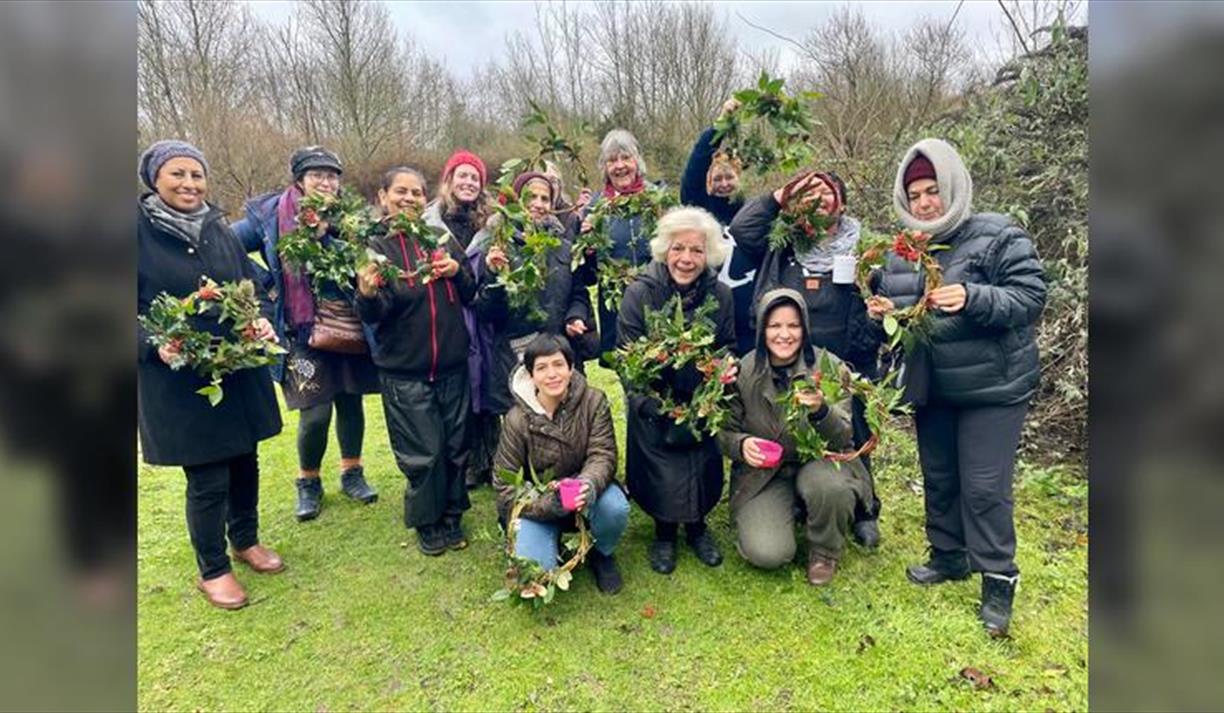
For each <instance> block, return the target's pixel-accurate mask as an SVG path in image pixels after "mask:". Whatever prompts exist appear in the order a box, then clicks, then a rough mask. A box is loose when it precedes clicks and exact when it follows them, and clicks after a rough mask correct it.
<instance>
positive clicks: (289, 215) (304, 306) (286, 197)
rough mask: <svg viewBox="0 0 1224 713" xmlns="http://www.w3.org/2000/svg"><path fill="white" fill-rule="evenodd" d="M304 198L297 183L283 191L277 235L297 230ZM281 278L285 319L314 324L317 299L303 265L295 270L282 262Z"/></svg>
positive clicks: (298, 324)
mask: <svg viewBox="0 0 1224 713" xmlns="http://www.w3.org/2000/svg"><path fill="white" fill-rule="evenodd" d="M301 199H302V191H301V189H299V188H298V187H297V184H294V185H291V186H289V187H288V188H286V189H285V192H284V193H282V194H281V197H280V200H279V201H277V203H276V234H277V237H278V238H280V237H284V236H285V235H287V234H289V233H292V232H293V231H294V230H297V227H298V224H297V212H298V201H300V200H301ZM281 267H282V274H283V277H282V280H283V282H284V294H283V296H284V300H285V321H286V322H288V323H289V326H291V327H309V326H310V325H312V324H314V317H315V302H314V294H312V293H311V291H310V278H308V277H307V276H306V271H305V270H302V269H297V270H293V269H290V268H289V267H288V266H286V265H282V266H281Z"/></svg>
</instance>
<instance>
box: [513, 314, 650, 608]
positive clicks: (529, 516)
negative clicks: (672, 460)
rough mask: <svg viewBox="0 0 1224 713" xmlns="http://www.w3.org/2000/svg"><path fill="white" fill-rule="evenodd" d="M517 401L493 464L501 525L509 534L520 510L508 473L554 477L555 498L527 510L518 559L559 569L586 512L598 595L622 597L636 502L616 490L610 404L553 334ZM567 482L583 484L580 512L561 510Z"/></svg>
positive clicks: (540, 341) (543, 340)
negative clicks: (565, 544) (620, 556)
mask: <svg viewBox="0 0 1224 713" xmlns="http://www.w3.org/2000/svg"><path fill="white" fill-rule="evenodd" d="M511 390H512V391H513V393H514V399H515V401H516V403H515V406H514V408H512V409H511V410H510V412H509V413H508V414H506V418H505V422H504V423H503V424H502V433H501V440H500V441H499V443H498V446H497V455H496V457H495V458H494V461H493V462H494V475H493V486H494V487H495V488H496V489H497V511H498V517H499V519H500V520H501V522H502V524H503V525H504V526H506V527H512V526H514V525H513V524H510V523H509V522H508V520H509V517H510V509H511V507H513V505H514V498H515V491H514V487H513V486H511V485H510V484H509V483H507V482H506V481H505V480H503V479H502V478H501V477H499V474H500V473H501V472H502V471H510V472H512V473H519V472H520V471H521V472H522V473H523V476H524V480H531V481H535V482H536V483H537V484H538V483H540V482H541V479H543V478H544V477H546V474H548V475H551V476H552V480H551V481H550V482H549V487H550V489H549V491H548V492H547V493H546V494H544V495H542V496H540V497H538V498H536V500H535V501H533V502H531V503H529V504H528V505H526V506H525V507H524V508H523V510H522V512H521V514H520V516H519V519H518V521H517V527H518V531H517V533H516V539H515V552H516V554H518V555H519V556H521V557H526V558H528V559H532V560H535V561H536V562H538V563H539V564H540V566H541V567H543V568H544V569H545V570H551V569H553V568H555V567H556V566H557V549H558V540H559V538H560V536H561V533H562V532H565V531H573V530H574V528H575V523H574V518H575V512H578V511H583V510H585V511H586V515H587V518H589V521H590V524H591V534H592V535H593V536H594V539H595V545H594V547H592V548H591V550H590V552H589V553H588V555H587V562H588V563H590V565H591V571H592V572H593V573H594V575H595V584H596V586H598V587H599V591H601V592H604V593H607V594H615V593H617V592H619V591H620V589H621V575H620V571H619V570H618V569H617V567H616V560H615V559H613V556H612V553H613V551H614V550H615V549H616V544H617V543H618V542H619V541H620V538H621V535H622V534H624V532H625V526H626V525H627V524H628V522H629V501H628V500H627V499H626V498H625V494H624V492H622V491H621V488H620V485H619V484H618V483H617V482H616V435H615V433H614V432H613V429H612V410H611V408H610V407H609V406H608V397H607V396H605V395H604V393H603V392H602V391H600V390H599V389H596V388H594V387H592V386H590V385H588V384H587V382H586V378H585V377H584V376H583V375H582V374H581V373H579V372H578V371H576V370H575V369H574V352H573V350H571V349H570V346H569V344H568V343H566V341H565V340H564V339H562V338H560V337H557V336H555V335H552V334H542V335H540V336H538V337H536V338H535V339H533V340H532V341H531V342H530V343H529V344H528V345H527V349H526V351H524V353H523V364H522V366H520V367H518V368H517V369H516V370H515V371H514V375H513V377H512V379H511ZM564 478H575V479H577V480H578V481H580V482H581V484H582V485H581V490H580V492H579V494H578V497H577V499H576V500H575V505H576V507H575V508H574V510H573V511H571V510H568V509H566V508H565V507H564V506H563V505H562V501H561V497H560V494H559V492H558V490H557V489H556V487H555V484H557V483H559V481H560V480H561V479H564Z"/></svg>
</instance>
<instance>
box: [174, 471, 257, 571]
mask: <svg viewBox="0 0 1224 713" xmlns="http://www.w3.org/2000/svg"><path fill="white" fill-rule="evenodd" d="M183 471H184V472H185V473H186V474H187V532H188V534H190V535H191V546H192V547H193V548H194V549H195V555H196V564H197V565H199V568H200V577H201V578H203V579H213V578H214V577H220V576H221V575H223V574H225V573H226V572H229V571H230V559H229V555H227V554H226V553H225V538H226V531H227V530H228V534H229V541H230V545H231V546H233V548H234V549H235V550H244V549H246V548H248V547H250V546H251V545H256V544H259V458H258V456H257V454H256V453H255V451H252V452H250V453H246V454H243V455H240V456H236V457H234V458H230V459H228V460H221V461H215V462H213V463H205V464H203V465H191V466H185V467H184V468H183Z"/></svg>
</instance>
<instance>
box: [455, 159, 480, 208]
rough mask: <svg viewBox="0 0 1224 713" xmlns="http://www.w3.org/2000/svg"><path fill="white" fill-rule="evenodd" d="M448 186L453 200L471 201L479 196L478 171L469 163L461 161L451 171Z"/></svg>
mask: <svg viewBox="0 0 1224 713" xmlns="http://www.w3.org/2000/svg"><path fill="white" fill-rule="evenodd" d="M450 187H451V195H452V196H454V197H455V200H457V201H459V202H460V203H471V202H473V201H475V200H476V198H477V197H479V196H480V188H481V186H480V172H479V171H477V170H476V167H475V166H473V165H471V164H467V163H461V164H459V165H458V166H456V167H455V170H454V171H453V172H452V173H451V179H450Z"/></svg>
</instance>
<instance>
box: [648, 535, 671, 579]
mask: <svg viewBox="0 0 1224 713" xmlns="http://www.w3.org/2000/svg"><path fill="white" fill-rule="evenodd" d="M647 554H648V555H649V557H650V568H651V569H653V570H654V571H656V572H658V573H659V574H671V573H672V572H674V571H675V569H676V543H675V541H673V540H655V541H654V542H651V543H650V549H649V550H647Z"/></svg>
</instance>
